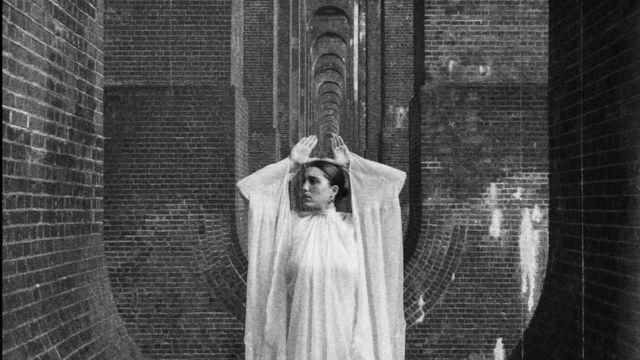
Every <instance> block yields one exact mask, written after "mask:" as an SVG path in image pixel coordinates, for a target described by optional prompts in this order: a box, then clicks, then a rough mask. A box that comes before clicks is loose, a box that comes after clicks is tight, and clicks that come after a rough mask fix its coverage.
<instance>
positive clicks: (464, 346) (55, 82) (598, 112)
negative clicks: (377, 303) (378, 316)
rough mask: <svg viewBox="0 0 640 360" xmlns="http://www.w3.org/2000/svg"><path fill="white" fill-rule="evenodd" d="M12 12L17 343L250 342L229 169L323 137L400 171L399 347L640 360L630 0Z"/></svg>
mask: <svg viewBox="0 0 640 360" xmlns="http://www.w3.org/2000/svg"><path fill="white" fill-rule="evenodd" d="M2 9H3V12H2V13H3V15H2V19H3V23H2V58H3V70H2V76H3V90H2V95H3V101H2V132H3V146H2V148H3V150H2V163H3V173H2V179H3V203H2V216H3V236H2V304H3V305H2V342H3V346H2V358H3V359H8V360H14V359H15V360H22V359H38V360H45V359H79V360H85V359H116V360H129V359H132V360H133V359H149V360H152V359H176V360H178V359H180V360H182V359H185V360H186V359H242V358H244V343H243V335H244V327H243V326H244V316H245V313H244V312H245V305H244V304H245V301H246V273H247V256H246V248H247V244H246V242H247V240H246V238H247V233H246V232H247V230H246V222H247V209H246V205H245V204H244V202H243V201H242V199H241V198H240V197H239V194H238V193H237V191H236V188H235V184H236V182H237V181H238V180H239V179H241V178H243V177H244V176H246V175H248V174H250V173H251V172H253V171H255V170H257V169H260V168H262V167H264V166H266V165H268V164H270V163H273V162H275V161H278V160H280V159H282V158H284V157H286V156H287V155H288V154H289V151H290V149H291V147H292V146H293V145H294V144H295V143H296V142H297V141H298V139H299V138H301V137H303V136H307V135H311V134H316V135H318V137H319V138H320V142H319V144H318V146H317V149H316V150H315V151H316V154H317V155H320V156H322V155H324V154H326V153H327V151H328V149H329V142H328V139H329V138H330V136H331V135H332V134H339V135H341V136H342V137H343V138H344V139H345V142H346V144H347V145H348V147H349V149H350V151H352V152H354V153H357V154H359V155H361V156H363V157H366V158H369V159H372V160H375V161H379V162H382V163H385V164H388V165H390V166H393V167H396V168H398V169H401V170H403V171H405V172H406V173H407V181H406V183H405V185H404V188H403V190H402V192H401V194H400V203H401V208H402V221H403V237H404V243H403V246H404V268H405V277H404V288H405V291H404V301H405V318H406V322H407V332H406V354H405V358H406V359H464V360H488V359H492V360H504V359H513V360H515V359H523V360H524V359H528V360H538V359H543V360H545V359H549V360H561V359H582V360H584V359H594V360H600V359H622V360H625V359H628V360H631V359H639V358H640V241H639V239H640V205H639V204H640V202H639V201H638V198H639V195H640V146H639V142H638V139H640V62H639V61H638V60H639V59H640V42H639V41H638V39H640V10H639V6H638V2H637V1H633V0H626V1H625V0H620V1H591V0H519V1H503V0H438V1H419V0H396V1H389V0H387V1H379V0H271V1H267V0H233V1H232V0H216V1H211V0H3V2H2ZM381 360H384V359H381Z"/></svg>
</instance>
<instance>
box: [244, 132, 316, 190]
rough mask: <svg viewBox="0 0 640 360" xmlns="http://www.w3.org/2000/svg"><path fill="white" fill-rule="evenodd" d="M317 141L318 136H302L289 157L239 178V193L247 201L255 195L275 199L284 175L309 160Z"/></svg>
mask: <svg viewBox="0 0 640 360" xmlns="http://www.w3.org/2000/svg"><path fill="white" fill-rule="evenodd" d="M317 143H318V138H317V137H316V136H315V135H312V136H307V137H303V138H302V139H300V141H298V143H297V144H296V145H295V146H294V147H293V148H292V149H291V154H290V155H289V157H287V158H285V159H283V160H280V161H278V162H277V163H274V164H271V165H267V166H265V167H264V168H262V169H260V170H258V171H256V172H254V173H253V174H251V175H249V176H247V177H245V178H244V179H242V180H240V181H239V182H238V184H237V186H238V190H240V194H242V196H243V197H244V198H245V199H247V200H249V201H251V199H252V198H253V197H256V196H262V197H266V198H269V199H277V198H278V196H279V194H280V190H281V186H282V179H283V178H284V176H286V174H288V173H291V172H293V171H295V170H296V169H297V167H298V166H300V165H302V164H304V163H305V162H307V161H309V155H310V154H311V151H312V150H313V148H314V147H315V146H316V144H317Z"/></svg>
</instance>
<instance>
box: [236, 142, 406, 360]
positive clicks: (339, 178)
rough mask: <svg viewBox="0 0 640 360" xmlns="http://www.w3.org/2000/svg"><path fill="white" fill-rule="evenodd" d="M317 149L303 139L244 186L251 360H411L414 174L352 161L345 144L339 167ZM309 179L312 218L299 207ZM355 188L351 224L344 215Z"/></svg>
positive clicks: (337, 150)
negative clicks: (407, 255)
mask: <svg viewBox="0 0 640 360" xmlns="http://www.w3.org/2000/svg"><path fill="white" fill-rule="evenodd" d="M316 143H317V137H315V136H309V137H305V138H302V139H301V140H300V141H299V142H298V143H297V144H296V145H295V146H294V147H293V149H292V150H291V154H290V156H289V157H288V158H287V159H284V160H282V161H280V162H277V163H275V164H272V165H269V166H267V167H265V168H263V169H261V170H259V171H257V172H256V173H254V174H252V175H250V176H248V177H246V178H245V179H243V180H241V181H240V182H239V183H238V188H239V190H240V192H241V193H242V195H243V196H244V197H245V198H246V199H247V200H248V201H249V244H248V250H249V251H248V254H249V273H248V276H247V278H248V279H247V280H248V284H247V287H248V292H247V318H246V324H245V344H246V358H247V359H250V360H254V359H270V360H271V359H279V360H281V359H282V360H284V359H286V360H307V359H309V360H311V359H313V360H315V359H318V360H325V359H326V360H342V359H354V360H355V359H366V360H369V359H380V360H387V359H403V358H404V326H405V325H404V324H405V323H404V315H403V303H402V279H403V278H402V234H401V224H400V206H399V202H398V193H399V192H400V189H401V188H402V185H403V183H404V179H405V174H404V173H403V172H402V171H399V170H396V169H394V168H391V167H388V166H385V165H382V164H379V163H376V162H373V161H369V160H366V159H363V158H361V157H359V156H357V155H355V154H350V153H349V151H348V149H347V147H346V146H345V145H344V142H343V140H342V139H341V138H340V137H339V136H337V135H334V136H333V137H332V139H331V143H332V151H333V159H321V160H320V159H312V158H310V154H311V151H312V150H313V148H314V147H315V145H316ZM301 170H302V171H303V172H302V175H303V184H302V188H301V196H302V205H303V207H304V209H303V210H305V211H297V210H292V209H291V208H290V198H289V182H290V180H291V179H292V178H294V177H295V175H296V174H297V173H298V172H299V171H301ZM345 171H348V173H349V177H348V178H349V179H348V181H347V180H346V177H345V175H344V172H345ZM347 188H348V189H350V190H351V194H350V196H348V197H346V198H345V200H346V201H349V202H350V206H351V209H352V213H351V214H346V213H341V212H337V211H336V210H335V204H336V200H338V201H339V200H340V198H342V197H345V196H346V195H347V194H348V191H347Z"/></svg>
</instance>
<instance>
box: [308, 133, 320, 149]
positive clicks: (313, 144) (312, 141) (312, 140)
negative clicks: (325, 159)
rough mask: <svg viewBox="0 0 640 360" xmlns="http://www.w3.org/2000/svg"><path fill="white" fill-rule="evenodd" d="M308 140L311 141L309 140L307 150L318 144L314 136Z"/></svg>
mask: <svg viewBox="0 0 640 360" xmlns="http://www.w3.org/2000/svg"><path fill="white" fill-rule="evenodd" d="M310 138H311V139H310V140H309V145H308V146H309V148H311V149H313V148H314V147H315V146H316V144H317V143H318V137H317V136H315V135H311V136H310Z"/></svg>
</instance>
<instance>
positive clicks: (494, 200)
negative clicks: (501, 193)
mask: <svg viewBox="0 0 640 360" xmlns="http://www.w3.org/2000/svg"><path fill="white" fill-rule="evenodd" d="M497 204H498V186H497V185H496V183H491V185H490V186H489V198H488V199H487V205H489V206H496V205H497Z"/></svg>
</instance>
